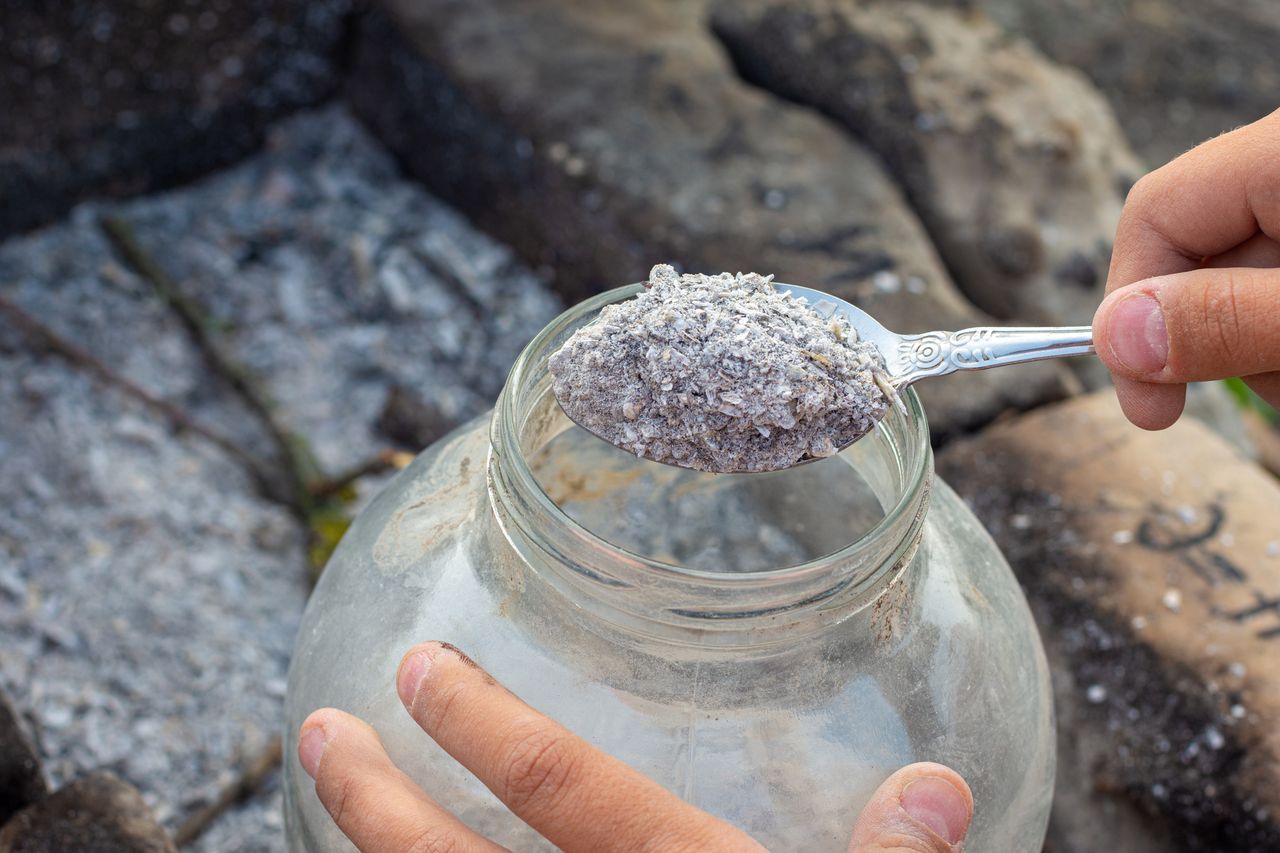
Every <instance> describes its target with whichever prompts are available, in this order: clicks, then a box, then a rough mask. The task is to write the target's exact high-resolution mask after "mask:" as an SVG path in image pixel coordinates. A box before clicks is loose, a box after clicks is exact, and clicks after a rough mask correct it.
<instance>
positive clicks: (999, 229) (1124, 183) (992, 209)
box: [712, 0, 1145, 325]
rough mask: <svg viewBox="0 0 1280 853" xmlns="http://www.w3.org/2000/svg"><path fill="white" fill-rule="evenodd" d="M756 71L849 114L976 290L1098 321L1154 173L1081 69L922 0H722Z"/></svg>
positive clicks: (1023, 314) (730, 36)
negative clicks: (1131, 203)
mask: <svg viewBox="0 0 1280 853" xmlns="http://www.w3.org/2000/svg"><path fill="white" fill-rule="evenodd" d="M712 23H713V26H714V28H715V31H716V32H717V34H718V35H719V36H720V37H721V38H722V39H723V40H724V41H725V43H726V44H727V45H728V47H729V49H730V52H731V53H732V55H733V57H734V59H735V61H736V63H737V65H738V67H739V68H740V69H741V70H742V72H743V73H744V74H745V76H746V77H747V79H749V80H751V81H752V82H755V83H758V84H759V85H761V86H764V87H765V88H766V89H769V90H770V91H773V92H777V93H779V94H781V95H782V96H784V97H787V98H789V99H792V100H795V101H797V102H800V103H804V104H808V105H810V106H813V107H816V108H817V109H819V110H821V111H822V112H824V113H826V114H827V115H830V116H832V117H833V118H834V119H836V120H837V121H839V122H840V123H841V124H842V125H844V126H845V127H846V128H848V130H849V131H850V132H851V133H852V134H853V135H854V136H855V137H857V138H858V139H860V140H862V141H863V142H865V143H866V144H867V145H868V146H870V148H871V149H872V150H874V151H875V152H876V154H877V155H879V157H880V158H881V159H882V160H883V161H884V162H885V163H886V164H887V166H888V167H889V170H890V171H891V172H892V173H893V175H894V177H895V178H896V179H897V180H898V181H899V183H901V185H902V186H903V188H904V189H905V191H906V193H907V197H908V198H909V199H910V200H911V202H912V205H913V207H914V208H915V210H916V212H917V213H918V214H919V215H920V218H921V220H922V221H923V222H924V224H925V227H926V228H927V229H928V231H929V235H930V236H931V237H932V238H933V240H934V242H935V243H936V244H937V246H938V250H939V252H940V253H941V254H942V258H943V260H944V261H945V263H946V265H947V268H948V270H950V272H951V273H952V275H953V276H954V277H955V280H956V284H957V285H958V286H959V288H960V289H961V291H963V292H964V294H965V295H966V296H968V297H969V298H970V299H972V300H973V301H974V302H975V303H976V304H977V305H978V306H979V307H981V308H983V309H984V310H986V311H989V312H991V313H992V314H994V315H995V316H997V317H1000V318H1003V319H1015V318H1017V319H1023V320H1027V321H1031V322H1036V323H1043V324H1046V325H1049V324H1053V325H1071V324H1079V323H1088V322H1090V320H1091V319H1092V317H1093V312H1094V309H1095V308H1097V305H1098V302H1099V301H1100V300H1101V298H1102V289H1103V285H1104V283H1105V281H1106V275H1107V265H1108V263H1109V261H1110V254H1111V253H1110V249H1111V239H1112V236H1113V234H1114V233H1115V227H1116V223H1117V222H1118V221H1119V218H1120V209H1121V207H1122V205H1123V203H1124V196H1125V193H1126V192H1127V191H1128V188H1129V186H1130V185H1131V184H1132V183H1133V182H1134V181H1135V180H1137V178H1138V177H1140V176H1141V175H1142V173H1143V171H1145V170H1144V169H1143V167H1142V165H1141V164H1140V163H1139V161H1138V159H1137V157H1136V156H1135V155H1134V154H1133V152H1132V151H1130V149H1129V145H1128V142H1127V141H1126V140H1125V138H1124V134H1123V133H1122V132H1121V130H1120V128H1119V125H1118V124H1117V123H1116V120H1115V116H1114V115H1112V113H1111V109H1110V106H1109V105H1108V104H1107V102H1106V101H1105V99H1104V98H1103V97H1102V96H1101V94H1100V93H1098V91H1097V90H1096V89H1095V88H1094V87H1093V86H1092V85H1091V84H1090V83H1089V81H1088V80H1087V79H1086V78H1085V77H1084V76H1083V75H1081V74H1080V73H1079V72H1077V71H1075V70H1074V69H1070V68H1066V67H1063V66H1060V65H1057V64H1055V63H1054V62H1052V61H1050V60H1048V59H1047V58H1045V57H1044V56H1043V55H1042V54H1040V53H1039V52H1038V51H1036V50H1035V49H1034V48H1033V47H1031V45H1030V44H1029V43H1027V42H1026V41H1024V40H1021V39H1015V38H1010V37H1009V36H1008V34H1007V33H1005V32H1004V31H1003V30H1002V29H1000V28H999V27H998V26H996V25H994V24H993V23H991V22H990V21H988V20H985V19H983V18H981V17H976V16H966V15H964V14H961V13H959V12H956V11H953V10H950V9H939V8H935V7H931V6H929V5H927V4H924V3H918V2H897V0H893V1H892V2H832V0H751V2H746V3H742V2H736V0H735V2H725V3H719V4H717V5H716V7H715V14H714V17H713V19H712Z"/></svg>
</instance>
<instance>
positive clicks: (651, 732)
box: [285, 419, 1054, 853]
mask: <svg viewBox="0 0 1280 853" xmlns="http://www.w3.org/2000/svg"><path fill="white" fill-rule="evenodd" d="M864 441H866V439H864ZM926 452H927V451H926ZM492 454H493V446H492V445H491V442H490V433H489V430H488V428H487V419H481V420H479V421H476V422H473V423H472V424H470V425H468V426H467V427H464V428H462V429H460V430H459V431H457V432H455V433H454V434H452V435H451V436H449V437H447V438H446V439H443V440H442V441H441V442H439V443H438V444H437V445H435V446H434V447H433V448H431V449H429V450H427V451H426V452H424V453H423V454H422V455H421V456H419V458H418V459H417V460H416V461H415V462H414V463H413V464H412V465H411V466H410V467H409V468H407V469H406V470H405V471H403V472H401V473H400V474H399V475H398V476H397V477H396V479H395V480H394V481H393V482H392V483H391V484H390V486H389V487H388V488H387V489H386V490H385V491H384V492H383V493H382V494H381V495H380V496H379V497H378V498H377V499H376V500H375V501H374V502H373V503H372V504H371V505H370V507H369V508H368V509H367V510H366V511H365V512H364V513H362V514H361V516H360V518H359V519H357V521H356V522H355V524H354V525H353V526H352V528H351V530H350V531H349V532H348V534H347V535H346V537H345V538H344V540H343V542H342V544H341V545H340V547H339V549H338V551H337V552H336V553H335V555H334V557H333V559H332V560H331V561H330V564H329V566H328V568H327V569H326V570H325V572H324V575H323V576H322V578H321V580H320V583H319V585H318V586H317V588H316V590H315V593H314V595H313V597H312V600H311V603H310V604H309V606H308V608H307V612H306V615H305V617H304V620H303V624H302V627H301V630H300V633H299V638H298V642H297V648H296V651H295V657H294V661H293V664H292V668H291V671H290V676H289V689H288V698H287V703H286V704H287V720H286V752H285V755H286V761H285V779H286V824H287V831H288V837H289V844H290V849H291V850H297V851H301V850H311V851H320V850H347V849H353V848H352V847H351V846H350V844H349V843H348V842H346V841H345V839H344V838H343V837H342V835H341V833H340V832H339V831H338V830H337V828H336V827H335V826H334V825H333V824H332V822H331V821H330V819H329V817H328V815H327V814H326V813H325V811H324V809H323V807H322V806H321V805H320V803H319V801H318V800H317V798H316V796H315V793H314V791H313V787H312V784H311V781H310V780H309V779H308V778H307V777H306V775H305V773H304V772H303V771H302V769H301V767H300V766H299V765H298V762H297V759H296V737H297V729H298V726H299V725H300V723H301V722H302V720H303V719H304V718H305V717H306V715H307V714H308V713H310V712H311V711H312V710H315V709H316V708H319V707H325V706H331V707H337V708H341V709H343V710H346V711H349V712H351V713H353V714H356V715H357V716H359V717H361V718H363V719H365V720H366V721H368V722H369V723H370V724H371V725H372V726H373V727H374V728H375V729H376V730H377V731H378V733H379V735H380V736H381V738H382V740H383V742H384V744H385V745H386V747H387V750H388V752H389V753H390V755H391V757H392V759H393V760H394V761H395V762H396V763H397V764H398V765H399V766H400V767H401V768H402V769H403V770H404V771H405V772H406V773H407V774H408V775H409V776H410V777H412V778H413V779H415V780H416V781H417V782H418V783H419V784H420V785H421V786H422V787H423V788H424V789H425V790H426V791H427V792H428V793H430V794H431V795H432V796H433V797H435V798H436V799H437V800H439V801H440V802H441V803H443V804H444V805H445V806H446V807H448V808H449V809H451V810H452V811H453V812H454V813H455V814H457V815H458V816H459V817H460V818H461V819H462V820H463V821H464V822H466V823H467V824H469V825H470V826H472V827H473V828H475V829H477V830H479V831H481V832H484V833H485V834H487V835H489V836H490V837H492V838H493V839H494V840H496V841H497V842H499V843H501V844H504V845H506V846H508V847H509V848H511V849H516V850H532V849H542V848H544V847H546V848H547V849H550V848H549V845H546V843H545V842H543V841H541V840H540V839H539V838H538V837H537V836H536V835H534V833H533V832H532V830H531V829H530V828H529V827H528V826H526V825H525V824H524V823H522V822H521V821H520V820H519V819H517V818H515V817H513V816H512V815H510V814H509V813H507V812H506V811H505V809H504V808H503V807H502V806H501V804H500V803H498V801H497V800H496V799H495V798H494V797H493V795H492V794H491V793H490V792H489V791H488V790H487V789H485V788H484V787H483V786H482V785H481V784H480V783H479V782H478V781H477V780H476V779H474V778H473V777H472V776H470V774H468V773H467V772H466V771H465V770H464V769H462V768H461V767H460V766H459V765H457V764H456V763H455V762H454V761H453V760H452V759H451V758H450V757H449V756H448V755H446V754H445V753H444V752H443V751H442V750H441V749H440V748H439V747H437V746H436V745H435V744H434V743H432V742H431V741H430V739H429V738H428V737H427V736H426V735H425V734H423V732H422V731H421V730H419V729H418V728H417V727H416V725H415V724H414V722H413V721H412V720H411V719H410V717H409V716H408V714H407V713H406V712H405V710H404V708H403V707H402V706H401V704H400V701H399V699H398V698H397V696H396V694H395V690H394V685H393V674H394V672H395V669H396V666H397V664H398V662H399V660H400V658H401V656H402V655H403V653H404V651H405V650H406V649H408V648H409V647H410V646H411V645H413V644H415V643H418V642H421V641H423V640H428V639H440V640H446V641H448V642H451V643H453V644H455V645H457V646H459V647H460V648H462V649H464V650H465V651H466V652H467V653H468V654H469V655H471V656H472V657H473V658H475V659H476V660H477V661H478V662H479V663H480V664H481V665H482V666H484V667H485V668H486V669H487V670H488V671H490V672H491V673H492V674H493V675H494V677H496V678H497V679H498V680H499V681H500V682H502V683H503V684H505V685H506V686H507V687H509V688H510V689H511V690H512V691H513V692H515V693H516V694H517V695H519V696H520V697H521V698H523V699H524V700H525V701H527V702H528V703H529V704H531V705H532V706H534V707H535V708H537V709H539V710H540V711H542V712H543V713H545V714H547V715H549V716H551V717H553V718H555V719H557V720H559V721H560V722H561V723H563V724H564V725H566V726H567V727H568V728H570V729H571V730H573V731H574V732H576V733H578V734H579V735H581V736H583V737H584V738H586V739H587V740H589V741H590V742H592V743H593V744H595V745H596V746H597V747H599V748H601V749H603V750H605V751H606V752H609V753H610V754H612V755H614V756H616V757H617V758H619V759H621V760H623V761H625V762H627V763H628V764H630V765H631V766H633V767H635V768H637V769H638V770H640V771H641V772H643V773H645V774H647V775H649V776H650V777H652V778H653V779H655V780H657V781H658V782H659V783H661V784H662V785H663V786H664V787H666V788H668V789H669V790H671V791H673V792H675V793H676V794H678V795H679V796H681V797H683V798H684V799H685V800H687V801H688V802H690V803H692V804H693V805H695V806H698V807H699V808H702V809H705V810H706V811H708V812H710V813H712V814H714V815H716V816H718V817H721V818H723V819H725V820H727V821H729V822H730V823H733V824H734V825H736V826H738V827H740V828H742V829H743V830H745V831H747V832H749V833H751V834H752V835H753V836H754V837H755V838H757V839H758V840H759V841H760V842H761V843H762V844H764V845H765V846H766V847H768V848H769V849H774V850H833V851H834V850H844V849H845V847H846V845H847V843H848V837H849V834H850V832H851V830H852V827H853V823H854V821H855V820H856V818H857V816H858V813H859V812H860V810H861V808H862V806H863V804H864V803H865V802H866V801H867V799H868V798H869V797H870V795H871V793H872V792H873V791H874V789H875V788H876V786H877V785H878V784H879V783H880V782H881V781H883V780H884V778H885V777H887V776H888V775H889V774H890V773H891V772H893V771H894V770H896V769H897V768H899V767H901V766H902V765H905V764H908V763H910V762H913V761H918V760H930V761H939V762H942V763H945V764H948V765H950V766H951V767H953V768H955V769H956V770H957V771H959V772H960V773H961V774H962V775H964V776H965V778H966V779H967V780H968V782H969V783H970V785H971V787H972V789H973V792H974V799H975V803H976V813H975V818H974V824H973V827H972V830H971V833H970V836H969V840H968V844H967V847H968V849H973V850H1000V851H1010V853H1016V852H1017V851H1028V853H1030V851H1038V850H1039V849H1040V846H1041V843H1042V841H1043V837H1044V831H1045V826H1046V824H1047V820H1048V814H1049V805H1050V800H1051V795H1052V785H1053V781H1052V780H1053V773H1054V740H1053V737H1054V736H1053V719H1052V704H1051V703H1052V700H1051V694H1050V691H1049V683H1048V672H1047V667H1046V664H1045V659H1044V654H1043V651H1042V649H1041V647H1040V642H1039V638H1038V636H1037V634H1036V631H1035V627H1034V624H1033V622H1032V620H1031V616H1030V613H1029V611H1028V608H1027V605H1026V602H1025V600H1024V598H1023V596H1022V593H1021V591H1020V589H1019V588H1018V586H1017V583H1016V581H1015V579H1014V577H1013V575H1012V573H1011V571H1010V569H1009V567H1008V565H1007V564H1006V563H1005V561H1004V559H1003V557H1002V556H1001V555H1000V553H999V551H998V549H997V548H996V546H995V544H994V543H993V542H992V541H991V539H990V538H989V537H988V536H987V534H986V533H985V531H984V530H983V529H982V528H981V526H980V525H979V523H978V521H977V520H976V519H975V518H974V517H973V515H972V514H971V513H970V512H969V511H968V510H967V509H966V508H965V507H964V506H963V504H962V503H961V502H960V501H959V499H958V498H956V496H955V495H954V493H953V492H952V491H951V490H950V489H949V488H948V487H946V486H945V484H942V483H938V482H935V483H934V484H933V489H932V495H931V497H930V498H929V499H928V500H926V501H925V502H924V505H927V507H928V509H927V512H925V511H924V505H922V507H921V510H920V511H921V513H923V515H922V518H921V523H920V524H919V525H918V527H917V528H916V533H915V534H913V535H915V536H917V538H916V539H915V540H914V541H913V543H912V545H913V547H912V548H911V549H907V550H906V551H903V552H901V553H903V554H904V557H903V560H902V562H901V564H900V565H897V566H896V567H895V570H894V576H893V578H892V579H891V581H890V582H885V583H884V584H883V585H882V587H881V588H879V589H877V590H873V594H869V595H868V596H865V597H864V598H863V599H862V600H861V601H860V602H855V603H852V604H849V603H846V604H843V605H841V606H842V607H844V608H845V611H841V612H840V613H836V614H835V615H834V616H832V614H831V613H828V614H827V616H828V618H827V619H826V620H825V621H822V622H821V623H820V624H818V623H815V624H816V625H817V627H815V628H814V629H813V630H809V631H803V630H796V629H795V625H791V626H790V628H789V629H788V630H787V631H786V632H781V629H779V630H780V633H779V635H778V636H776V637H769V636H768V627H767V626H765V627H764V628H762V631H763V632H764V633H763V634H762V635H761V636H762V637H763V638H764V639H763V640H762V641H761V642H756V643H748V644H738V645H735V644H734V643H733V642H715V643H708V644H705V645H703V644H700V643H699V642H698V639H697V632H696V631H694V632H689V631H683V632H681V634H680V635H679V636H678V637H676V636H674V635H672V636H669V635H667V634H664V632H663V631H662V630H661V629H654V630H652V631H650V630H645V629H643V628H641V629H636V628H635V627H634V626H621V625H620V624H619V623H618V622H617V620H611V619H609V618H607V616H606V614H605V613H604V610H605V609H606V608H604V607H603V606H602V607H601V608H600V610H597V609H596V608H594V607H593V606H592V604H591V601H590V600H586V602H585V604H584V601H583V599H577V600H572V601H571V600H570V598H569V597H567V596H566V595H565V585H564V584H563V583H561V582H559V581H558V580H557V579H556V577H554V576H552V574H550V573H548V572H547V571H541V570H537V569H536V568H535V567H534V566H532V565H531V564H530V561H529V559H528V558H527V555H526V554H525V553H523V552H522V549H521V548H520V547H519V544H518V542H517V541H516V540H515V539H514V538H513V536H512V533H511V530H510V529H509V528H510V525H509V523H506V522H504V518H503V508H502V505H501V501H500V500H496V499H495V494H494V483H493V479H492V476H491V471H490V468H491V464H492V461H493V460H492ZM508 521H509V520H508ZM761 612H764V611H761ZM764 618H768V617H767V615H766V616H765V617H764ZM707 636H708V637H712V636H713V633H712V632H711V631H709V632H708V634H707Z"/></svg>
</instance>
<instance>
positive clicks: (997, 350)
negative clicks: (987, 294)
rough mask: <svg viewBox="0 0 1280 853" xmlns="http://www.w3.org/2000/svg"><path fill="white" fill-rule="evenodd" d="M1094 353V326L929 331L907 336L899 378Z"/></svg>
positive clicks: (904, 380) (911, 379)
mask: <svg viewBox="0 0 1280 853" xmlns="http://www.w3.org/2000/svg"><path fill="white" fill-rule="evenodd" d="M1093 351H1094V349H1093V330H1092V329H1091V328H1090V327H1089V326H1064V327H1061V328H1009V327H1002V326H980V327H977V328H973V329H961V330H960V331H958V332H925V333H924V334H920V335H903V336H902V342H901V343H900V344H899V345H898V358H899V361H900V363H901V364H903V365H905V369H904V370H903V371H901V372H900V373H899V375H898V376H896V377H894V378H895V379H896V380H897V381H898V383H899V384H900V385H903V386H905V385H910V384H911V383H913V382H916V381H918V380H920V379H927V378H928V377H930V376H945V375H947V374H948V373H955V372H956V371H957V370H985V369H986V368H988V367H1001V366H1003V365H1006V364H1021V363H1022V362H1026V361H1040V360H1041V359H1046V358H1065V357H1067V356H1072V355H1088V354H1090V353H1092V352H1093Z"/></svg>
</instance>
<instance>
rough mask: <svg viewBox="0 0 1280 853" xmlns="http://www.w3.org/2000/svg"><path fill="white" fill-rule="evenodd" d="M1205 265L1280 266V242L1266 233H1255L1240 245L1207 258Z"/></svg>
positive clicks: (1221, 266)
mask: <svg viewBox="0 0 1280 853" xmlns="http://www.w3.org/2000/svg"><path fill="white" fill-rule="evenodd" d="M1203 266H1206V267H1215V268H1218V269H1221V268H1223V267H1280V242H1278V241H1276V240H1272V239H1271V238H1270V237H1268V236H1267V235H1266V234H1254V235H1253V236H1252V237H1250V238H1249V239H1248V240H1245V241H1244V242H1243V243H1241V244H1240V245H1239V246H1235V247H1233V248H1230V249H1228V250H1227V251H1225V252H1223V253H1221V254H1218V255H1214V256H1213V257H1212V258H1208V259H1206V260H1205V262H1204V264H1203Z"/></svg>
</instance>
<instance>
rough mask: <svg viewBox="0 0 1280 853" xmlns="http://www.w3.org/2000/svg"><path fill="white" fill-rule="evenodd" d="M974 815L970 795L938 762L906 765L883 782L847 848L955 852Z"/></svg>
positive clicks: (852, 851) (862, 852) (881, 852)
mask: <svg viewBox="0 0 1280 853" xmlns="http://www.w3.org/2000/svg"><path fill="white" fill-rule="evenodd" d="M972 819H973V794H972V793H971V792H970V791H969V786H968V785H966V784H965V781H964V779H961V778H960V774H959V773H956V772H955V771H954V770H952V769H951V768H949V767H944V766H943V765H941V764H931V763H927V762H926V763H921V764H911V765H908V766H907V767H904V768H902V769H901V770H899V771H898V772H897V773H894V774H893V775H892V776H890V777H889V778H888V779H886V780H885V781H884V784H882V785H881V786H880V787H879V788H877V789H876V792H875V794H873V795H872V797H871V802H869V803H867V807H866V808H864V809H863V810H862V816H861V817H859V818H858V825H857V826H855V827H854V828H853V839H852V840H850V842H849V853H956V851H959V850H960V842H962V841H963V840H964V837H965V834H966V833H967V832H968V831H969V821H971V820H972Z"/></svg>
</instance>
